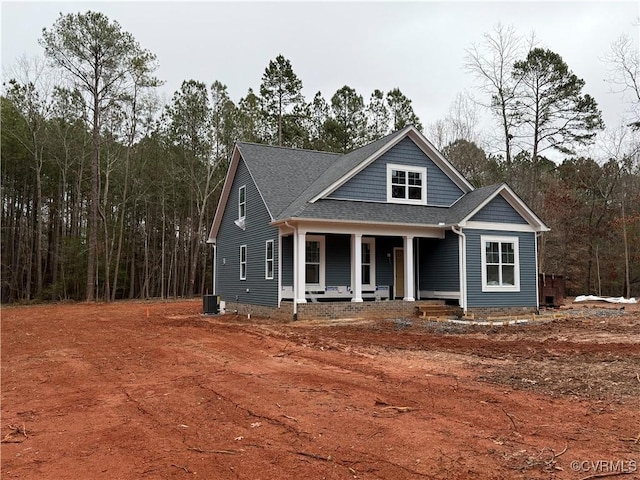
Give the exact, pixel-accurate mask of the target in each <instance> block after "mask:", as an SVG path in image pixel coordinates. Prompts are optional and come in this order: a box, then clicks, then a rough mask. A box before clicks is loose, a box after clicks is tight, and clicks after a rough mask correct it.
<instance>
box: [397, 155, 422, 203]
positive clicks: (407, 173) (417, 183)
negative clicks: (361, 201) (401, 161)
mask: <svg viewBox="0 0 640 480" xmlns="http://www.w3.org/2000/svg"><path fill="white" fill-rule="evenodd" d="M387 202H390V203H409V204H415V205H426V204H427V169H426V168H425V167H410V166H406V165H393V164H388V165H387Z"/></svg>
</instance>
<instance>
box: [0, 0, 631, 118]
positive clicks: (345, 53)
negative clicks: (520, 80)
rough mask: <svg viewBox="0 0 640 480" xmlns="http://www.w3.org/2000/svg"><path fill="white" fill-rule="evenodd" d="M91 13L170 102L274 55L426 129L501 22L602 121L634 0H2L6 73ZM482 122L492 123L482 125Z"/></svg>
mask: <svg viewBox="0 0 640 480" xmlns="http://www.w3.org/2000/svg"><path fill="white" fill-rule="evenodd" d="M87 10H93V11H100V12H102V13H104V14H105V15H106V16H108V17H109V18H110V19H111V20H115V21H117V22H118V23H119V24H120V25H121V26H122V28H123V29H124V30H126V31H128V32H129V33H131V34H132V35H133V36H134V37H135V39H136V40H137V41H138V42H139V43H140V45H141V46H142V47H143V48H145V49H148V50H150V51H151V52H153V53H154V54H155V55H156V56H157V58H158V61H159V69H158V70H157V72H156V74H157V76H158V77H159V78H160V79H161V80H163V81H164V82H165V84H164V85H163V87H162V96H163V98H164V99H165V101H169V100H170V98H171V96H172V94H173V92H175V91H177V90H178V89H179V88H180V85H181V83H182V81H184V80H190V79H194V80H198V81H202V82H205V83H206V84H208V85H210V84H211V83H213V81H215V80H219V81H221V82H222V83H224V84H225V85H227V87H228V92H229V94H230V96H231V99H232V100H233V101H234V102H237V101H238V100H240V98H241V97H243V96H244V95H246V93H247V91H248V89H249V88H253V90H254V91H259V87H260V83H261V78H262V74H263V73H264V70H265V68H266V67H267V65H268V63H269V61H270V60H273V59H275V58H276V56H278V55H279V54H281V55H283V56H284V57H285V58H287V59H289V60H290V61H291V64H292V66H293V70H294V72H295V73H296V74H297V76H298V77H299V78H300V79H301V80H302V83H303V94H304V96H305V97H306V99H307V101H311V100H312V98H313V96H314V95H315V93H316V92H318V91H320V92H322V95H323V96H324V98H325V99H327V100H330V98H331V96H332V95H333V94H334V93H335V92H336V90H338V89H339V88H341V87H343V86H344V85H348V86H350V87H352V88H354V89H355V90H356V91H357V93H358V94H360V95H362V97H363V98H364V100H365V102H367V101H368V100H369V97H370V95H371V93H372V92H373V90H374V89H376V88H377V89H380V90H382V91H384V92H387V91H389V90H391V89H393V88H396V87H397V88H399V89H400V90H401V91H402V92H403V93H404V94H405V95H406V96H407V97H408V98H410V99H411V100H412V102H413V103H412V104H413V107H414V111H415V112H416V114H417V115H418V117H419V118H420V120H421V122H422V124H423V125H424V126H428V125H429V124H431V123H433V122H435V121H437V120H441V119H443V118H444V117H445V115H447V113H448V111H449V109H450V106H451V104H452V102H453V101H454V99H455V97H456V95H458V94H459V93H465V92H466V93H470V94H473V95H476V96H479V93H478V92H477V91H476V90H475V87H476V86H477V85H478V82H477V80H476V79H475V78H474V76H473V75H472V74H470V73H468V72H467V71H466V70H465V68H464V63H465V55H466V51H467V49H469V48H470V47H471V46H472V45H474V44H478V43H480V42H481V41H482V38H483V34H485V33H490V32H491V31H492V30H493V28H494V27H495V26H496V24H498V23H499V22H500V23H502V25H505V26H513V28H514V29H515V30H516V31H517V32H518V33H520V34H522V35H525V36H526V35H529V34H530V33H531V32H535V36H536V38H537V40H538V42H539V43H538V46H541V47H543V48H548V49H550V50H552V51H554V52H556V53H558V54H559V55H560V56H561V57H562V58H563V59H564V61H565V62H566V63H567V65H568V66H569V68H570V69H571V70H572V71H573V73H575V74H576V75H577V76H578V77H579V78H582V79H584V80H585V82H586V85H585V88H584V90H583V91H584V92H585V93H589V94H590V95H592V96H593V97H594V98H595V99H596V101H597V102H598V105H599V106H600V108H601V110H602V113H603V118H604V121H605V123H606V124H607V126H614V125H617V124H619V123H620V122H621V116H622V114H623V112H624V110H625V108H626V105H625V100H624V99H623V97H622V95H621V94H619V93H612V92H611V91H610V90H611V85H610V84H609V83H607V82H606V81H605V78H606V77H607V68H608V67H607V64H606V63H605V62H603V61H602V59H603V57H604V56H605V55H606V54H607V52H608V51H609V50H610V48H611V44H612V43H613V42H614V41H615V40H616V39H617V38H619V37H620V35H622V34H627V35H629V36H631V38H632V39H633V40H634V42H635V44H636V45H638V44H640V26H639V22H638V19H639V18H640V2H638V1H637V0H635V1H616V0H612V1H603V2H600V1H568V2H560V1H543V2H541V1H536V2H533V1H509V2H484V1H472V2H464V1H440V2H436V1H412V2H397V1H393V2H392V1H376V2H365V1H355V2H340V1H323V2H307V1H289V2H270V1H260V2H247V1H235V2H216V1H198V2H176V1H162V2H158V1H138V2H131V1H118V2H113V1H93V2H59V1H48V2H34V1H20V2H8V1H2V2H1V26H2V33H1V45H2V49H1V64H2V74H3V80H5V79H6V78H7V75H8V74H10V72H11V69H12V68H13V67H14V66H15V64H16V60H17V59H18V58H19V57H21V56H27V57H32V56H43V49H42V47H40V45H39V44H38V40H39V39H40V38H41V36H42V29H43V28H50V27H51V26H52V25H53V24H54V22H55V21H56V19H57V18H58V17H59V15H60V13H62V14H67V13H78V12H83V13H84V12H86V11H87ZM484 128H485V129H491V128H495V127H494V126H493V125H491V124H487V125H485V126H484Z"/></svg>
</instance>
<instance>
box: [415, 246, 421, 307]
mask: <svg viewBox="0 0 640 480" xmlns="http://www.w3.org/2000/svg"><path fill="white" fill-rule="evenodd" d="M414 268H415V269H416V274H415V276H414V282H415V285H414V286H413V291H414V292H415V296H416V300H420V237H418V238H416V265H415V267H414Z"/></svg>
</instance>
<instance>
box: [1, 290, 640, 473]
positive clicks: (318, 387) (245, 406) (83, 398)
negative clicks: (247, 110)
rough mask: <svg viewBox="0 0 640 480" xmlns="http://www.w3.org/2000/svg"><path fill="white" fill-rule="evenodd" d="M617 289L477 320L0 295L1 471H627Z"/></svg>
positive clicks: (636, 387)
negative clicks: (528, 313)
mask: <svg viewBox="0 0 640 480" xmlns="http://www.w3.org/2000/svg"><path fill="white" fill-rule="evenodd" d="M618 308H619V307H616V308H609V309H607V310H605V309H602V308H592V309H581V310H580V312H582V315H579V316H578V315H571V316H569V317H567V318H563V319H557V320H554V321H549V322H545V323H540V324H536V325H523V326H518V327H513V326H512V327H499V328H498V327H494V328H490V327H464V326H457V325H452V324H446V323H436V322H426V321H423V320H420V319H417V318H409V319H400V318H399V319H397V320H375V319H370V320H368V319H367V320H362V319H361V320H350V321H335V322H296V323H277V322H274V321H270V320H265V319H256V318H252V319H251V320H248V319H246V318H240V317H237V316H234V315H225V316H218V317H210V316H202V315H201V314H200V313H201V311H202V303H201V302H200V301H180V302H122V303H115V304H109V305H100V304H98V305H94V304H63V305H45V306H30V307H5V308H3V309H2V311H1V314H2V320H1V322H2V323H1V326H2V332H1V333H2V385H1V386H2V409H1V413H2V420H1V426H2V431H1V437H2V466H1V471H0V473H1V476H2V478H3V479H13V478H20V479H78V478H81V479H109V480H113V479H156V478H157V479H164V478H175V479H190V478H202V479H251V480H253V479H265V480H266V479H269V480H270V479H289V478H291V479H293V478H296V479H299V478H303V479H304V478H306V479H321V478H326V479H347V478H361V479H585V478H600V477H602V476H603V475H607V476H609V477H613V478H625V479H627V478H638V477H639V474H638V472H635V471H634V470H636V469H637V470H638V471H640V465H638V464H640V312H638V311H637V309H635V310H634V309H633V308H628V309H625V310H623V311H620V310H618ZM585 312H586V313H585ZM613 474H619V475H615V476H614V475H613Z"/></svg>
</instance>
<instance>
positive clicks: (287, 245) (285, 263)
mask: <svg viewBox="0 0 640 480" xmlns="http://www.w3.org/2000/svg"><path fill="white" fill-rule="evenodd" d="M282 285H283V286H289V287H292V286H293V235H288V236H286V237H282Z"/></svg>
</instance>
